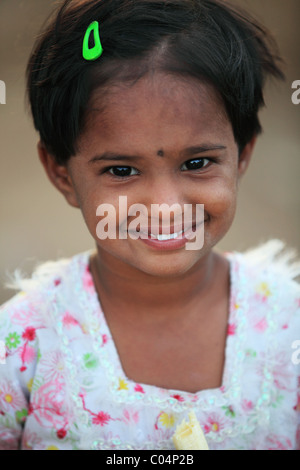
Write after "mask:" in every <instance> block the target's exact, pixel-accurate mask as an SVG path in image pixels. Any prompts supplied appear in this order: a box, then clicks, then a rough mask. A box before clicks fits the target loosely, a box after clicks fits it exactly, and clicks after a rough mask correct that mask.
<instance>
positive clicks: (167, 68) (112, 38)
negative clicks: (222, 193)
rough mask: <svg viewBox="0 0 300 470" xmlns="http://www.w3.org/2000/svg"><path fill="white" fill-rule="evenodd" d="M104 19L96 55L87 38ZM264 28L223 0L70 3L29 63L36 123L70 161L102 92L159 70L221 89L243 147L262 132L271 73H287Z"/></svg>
mask: <svg viewBox="0 0 300 470" xmlns="http://www.w3.org/2000/svg"><path fill="white" fill-rule="evenodd" d="M93 21H98V22H99V24H100V37H101V43H102V46H103V51H104V52H103V54H102V56H101V57H100V58H99V59H97V60H95V61H86V60H85V59H84V58H83V56H82V43H83V38H84V34H85V32H86V30H87V28H88V26H89V25H90V24H91V23H92V22H93ZM279 64H280V58H279V57H278V54H277V47H276V44H275V42H274V40H273V39H272V37H271V36H270V34H269V33H268V32H267V31H266V30H265V28H264V27H262V26H261V25H259V24H258V23H257V22H256V20H254V19H252V18H251V17H250V16H249V15H248V14H245V13H244V12H242V11H240V10H238V9H237V8H236V7H233V6H230V5H229V4H228V2H227V1H226V2H225V1H221V0H156V1H155V0H152V1H150V0H93V1H91V0H66V1H64V2H63V3H62V4H61V5H60V7H59V9H58V11H56V12H55V14H54V15H53V16H52V17H51V18H50V20H49V21H48V24H47V26H46V28H45V30H44V32H43V33H42V34H41V35H40V36H39V38H38V39H37V42H36V44H35V46H34V49H33V52H32V54H31V56H30V59H29V62H28V66H27V94H28V99H29V103H30V106H31V112H32V116H33V120H34V124H35V128H36V129H37V130H38V132H39V133H40V138H41V140H42V142H43V143H44V144H45V146H46V148H47V150H48V152H49V153H50V154H52V155H53V157H54V158H55V159H56V161H57V162H58V163H59V164H62V165H64V164H65V163H66V162H67V161H68V159H69V158H70V157H71V156H73V155H76V152H77V150H78V148H77V143H78V139H79V137H80V135H81V133H82V132H83V129H84V124H85V122H86V117H87V116H86V115H87V107H88V103H89V99H90V97H91V94H92V93H93V91H94V90H95V89H97V88H101V87H104V86H109V85H110V84H114V83H118V82H119V83H122V82H124V83H125V82H130V83H134V82H135V81H137V80H139V79H140V78H141V77H143V76H144V75H146V74H147V73H149V71H150V70H152V71H153V70H157V71H162V72H166V73H174V74H177V75H178V76H181V77H193V78H196V79H199V80H200V81H201V82H204V83H209V84H210V85H213V86H214V88H215V89H216V90H217V91H218V93H219V95H220V96H221V98H222V100H223V103H224V107H225V109H226V112H227V115H228V118H229V120H230V122H231V124H232V129H233V133H234V137H235V140H236V142H237V144H238V147H239V150H240V151H241V150H242V149H243V147H244V146H245V145H246V144H247V143H248V142H249V141H250V140H251V139H252V137H254V136H255V135H257V134H259V133H260V132H261V130H262V128H261V124H260V122H259V118H258V111H259V109H260V108H261V107H262V106H263V105H264V97H263V87H264V83H265V79H266V77H267V76H268V75H271V76H274V77H276V78H284V75H283V73H282V71H281V68H280V65H279Z"/></svg>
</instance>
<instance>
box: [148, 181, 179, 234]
mask: <svg viewBox="0 0 300 470" xmlns="http://www.w3.org/2000/svg"><path fill="white" fill-rule="evenodd" d="M145 202H146V203H145V205H146V206H147V209H148V211H149V214H150V211H151V214H152V217H151V218H152V222H153V224H154V225H155V224H157V225H160V226H161V225H167V224H169V223H171V224H172V225H176V226H178V225H180V224H181V220H182V218H183V211H184V204H185V203H187V202H188V196H187V188H186V186H184V185H183V184H182V183H180V182H179V179H178V178H177V177H176V176H175V175H170V174H162V175H160V176H159V177H157V178H156V179H155V181H153V180H152V181H151V182H150V183H149V186H148V187H145Z"/></svg>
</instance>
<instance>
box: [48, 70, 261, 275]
mask: <svg viewBox="0 0 300 470" xmlns="http://www.w3.org/2000/svg"><path fill="white" fill-rule="evenodd" d="M91 103H92V104H91V107H90V110H89V116H88V120H87V126H86V129H85V131H84V133H83V134H82V136H81V138H80V140H79V151H78V153H77V155H76V156H74V157H71V159H70V160H69V162H68V164H67V167H66V168H63V167H57V166H56V167H55V168H54V167H53V172H58V173H59V174H60V176H61V177H60V178H56V180H55V183H54V184H55V185H56V186H57V187H58V189H59V190H60V191H62V192H63V193H64V195H65V197H66V198H67V200H68V202H69V203H70V204H71V205H73V206H76V207H80V209H81V211H82V214H83V216H84V219H85V221H86V224H87V227H88V229H89V231H90V233H91V234H92V236H93V238H94V239H95V241H96V243H97V247H98V255H99V257H100V258H101V262H102V263H105V262H106V263H107V264H108V263H109V264H110V265H114V266H115V268H116V269H118V270H119V271H120V270H121V271H122V272H124V273H125V272H126V269H130V270H132V269H133V270H138V271H139V272H141V271H142V272H144V273H147V274H151V275H154V276H174V275H175V276H176V275H178V274H179V275H182V274H184V273H186V272H189V271H190V270H191V269H197V266H198V265H199V263H201V260H204V259H205V257H207V256H208V255H209V253H210V252H211V249H212V248H213V247H214V246H215V245H216V244H217V243H218V242H219V241H220V240H221V239H222V238H223V237H224V235H225V234H226V233H227V231H228V229H229V228H230V226H231V224H232V222H233V219H234V215H235V210H236V199H237V189H238V181H239V178H240V176H241V175H242V174H243V173H244V171H245V170H246V167H247V165H248V162H249V160H250V156H251V151H252V146H253V144H249V145H247V146H246V148H245V149H244V151H243V153H242V155H240V159H239V157H238V147H237V144H236V142H235V140H234V136H233V131H232V127H231V123H230V122H229V120H228V118H227V116H226V113H225V110H224V107H223V105H222V102H221V100H220V99H219V98H218V96H217V94H216V93H215V92H214V89H213V88H212V87H209V86H207V85H204V84H200V83H199V82H198V81H195V80H193V79H186V80H183V79H180V78H177V77H171V76H166V75H162V74H158V73H157V74H154V75H153V76H151V77H149V76H146V77H144V78H143V79H141V80H139V81H138V82H137V83H135V84H134V85H133V86H131V87H128V86H125V85H118V86H115V87H113V88H112V87H111V88H110V89H108V90H107V92H106V93H105V94H104V93H103V91H102V92H101V91H98V93H95V94H94V96H93V99H92V100H91ZM100 103H101V105H100ZM100 108H101V109H100ZM40 156H41V159H42V161H43V163H44V165H45V167H46V169H47V168H48V169H47V171H48V174H49V173H50V171H49V162H48V163H47V162H46V160H47V159H46V157H45V151H43V150H41V149H40ZM54 166H55V165H54ZM50 177H51V176H50ZM51 179H52V181H53V180H54V178H53V177H51ZM53 182H54V181H53ZM120 196H126V197H127V204H128V207H130V206H131V205H133V204H137V203H138V204H142V205H143V206H144V207H145V208H147V209H148V214H149V226H150V214H151V205H152V204H167V205H168V206H172V205H173V204H177V205H179V206H178V207H181V208H182V211H183V208H184V204H189V205H191V206H192V207H193V208H196V204H204V218H205V236H204V245H203V248H202V249H200V250H190V251H188V250H186V249H185V247H184V246H179V247H178V246H177V247H175V245H174V249H172V247H171V249H168V250H161V249H156V248H155V247H153V246H152V245H151V244H148V243H145V242H144V241H143V240H141V239H138V240H134V239H132V238H130V237H127V239H125V240H119V239H116V240H111V239H107V240H99V238H98V237H97V233H96V228H97V224H98V222H99V220H100V219H99V217H97V216H96V212H97V208H98V206H99V205H100V204H106V203H107V204H111V205H113V206H114V207H115V208H116V215H117V218H116V221H117V226H116V229H117V233H118V229H119V213H118V208H119V197H120ZM194 214H195V212H194ZM122 217H123V216H122ZM122 217H121V219H122ZM194 217H195V215H194ZM133 219H134V217H132V216H129V217H127V218H126V220H125V219H124V218H123V219H122V220H121V222H122V224H123V223H124V222H127V225H129V224H130V222H132V220H133ZM144 220H145V219H144ZM157 223H158V224H157V225H158V227H159V226H160V224H161V220H160V221H157ZM171 227H172V220H171ZM159 228H161V226H160V227H159ZM159 228H158V229H159ZM174 231H176V230H174ZM171 232H172V229H171Z"/></svg>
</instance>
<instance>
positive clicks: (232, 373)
mask: <svg viewBox="0 0 300 470" xmlns="http://www.w3.org/2000/svg"><path fill="white" fill-rule="evenodd" d="M91 254H92V252H91V251H89V252H86V253H84V254H82V257H81V259H80V267H79V270H78V274H79V279H78V282H79V283H80V285H81V290H84V291H85V296H84V299H85V300H84V304H85V305H82V307H83V308H85V310H86V312H87V316H88V317H89V319H90V321H89V325H90V328H89V330H90V331H89V332H90V334H91V337H92V340H93V342H94V349H95V350H96V351H97V353H98V355H99V358H100V361H101V364H102V366H103V367H104V369H105V372H106V377H107V379H108V381H109V386H110V389H111V391H112V393H113V394H114V395H115V397H116V399H117V401H119V402H126V403H131V402H133V401H136V400H142V401H144V402H150V403H151V402H156V403H157V402H168V403H169V404H170V405H174V406H175V407H176V409H178V410H181V409H182V408H186V407H191V406H193V405H196V404H200V403H201V405H202V407H203V406H205V402H206V403H207V405H209V406H211V404H213V403H220V402H222V401H224V402H225V401H227V402H228V395H229V394H230V395H231V394H232V393H234V394H235V397H236V396H237V391H236V389H237V385H238V381H237V374H238V373H239V370H240V368H239V367H238V362H239V356H238V354H237V351H238V350H239V349H238V348H239V346H238V341H239V337H241V335H239V334H237V333H238V331H237V328H236V327H237V325H236V321H235V320H234V316H235V314H236V311H235V304H236V299H235V292H236V291H237V289H238V287H237V286H238V285H239V276H240V273H239V264H238V262H237V254H233V253H225V254H224V256H225V257H226V258H227V259H228V261H229V264H230V295H229V305H228V309H229V315H228V333H227V338H226V346H225V360H224V368H223V377H222V384H221V386H220V387H218V388H213V389H203V390H200V391H198V392H195V393H192V392H187V391H183V390H176V389H164V388H160V387H157V386H155V385H151V384H143V383H136V382H134V381H133V380H131V379H130V378H128V377H127V375H126V374H125V372H124V370H123V367H122V363H121V360H120V357H119V354H118V351H117V347H116V345H115V343H114V340H113V336H112V334H111V331H110V328H109V326H108V324H107V322H106V318H105V315H104V313H103V310H102V307H101V302H100V300H99V298H98V294H97V291H96V287H95V284H94V281H93V278H92V275H91V274H90V271H89V260H90V257H91ZM87 272H88V273H89V276H90V281H89V288H88V289H86V288H85V287H84V281H83V280H84V276H86V275H87ZM239 298H240V301H241V295H239ZM239 304H240V307H242V306H241V302H239ZM241 310H243V309H242V308H241ZM97 323H98V325H97ZM232 324H235V334H234V335H233V334H231V332H230V326H231V325H232ZM99 330H100V334H99ZM234 357H235V360H234V361H232V358H234ZM229 358H230V359H229ZM234 390H235V392H234Z"/></svg>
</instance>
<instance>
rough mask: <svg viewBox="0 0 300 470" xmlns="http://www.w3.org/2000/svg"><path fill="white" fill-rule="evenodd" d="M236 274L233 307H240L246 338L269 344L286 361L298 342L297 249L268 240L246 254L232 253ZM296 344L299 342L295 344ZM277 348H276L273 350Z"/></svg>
mask: <svg viewBox="0 0 300 470" xmlns="http://www.w3.org/2000/svg"><path fill="white" fill-rule="evenodd" d="M229 256H231V259H232V266H233V270H235V273H233V276H234V285H233V286H232V291H233V295H232V302H233V304H232V308H233V310H234V308H235V307H237V312H239V308H238V307H239V306H240V305H242V304H243V306H244V315H245V323H246V325H247V334H248V336H249V337H250V336H253V338H255V341H257V340H258V339H260V338H261V342H262V344H264V347H265V346H266V345H267V343H268V342H269V344H271V343H272V345H273V346H274V348H273V349H274V353H275V350H277V351H278V349H281V350H282V351H284V352H285V354H286V355H287V358H288V360H289V358H290V356H291V353H292V348H293V345H295V344H296V343H297V342H298V340H300V334H299V332H300V285H299V282H298V279H299V276H300V261H299V256H298V254H297V252H296V250H294V249H292V248H289V247H287V246H286V245H285V244H284V243H283V242H282V241H280V240H269V241H268V242H266V243H264V244H261V245H259V246H258V247H256V248H253V249H251V250H248V251H247V252H245V253H231V254H229ZM297 344H298V343H297ZM275 345H276V347H275Z"/></svg>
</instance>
